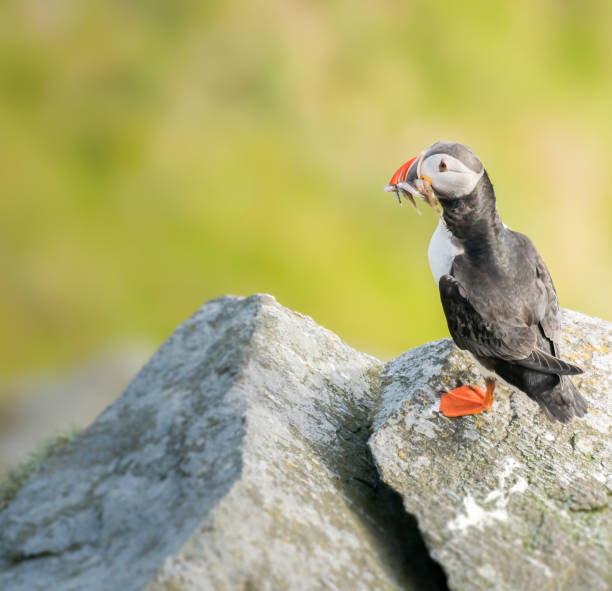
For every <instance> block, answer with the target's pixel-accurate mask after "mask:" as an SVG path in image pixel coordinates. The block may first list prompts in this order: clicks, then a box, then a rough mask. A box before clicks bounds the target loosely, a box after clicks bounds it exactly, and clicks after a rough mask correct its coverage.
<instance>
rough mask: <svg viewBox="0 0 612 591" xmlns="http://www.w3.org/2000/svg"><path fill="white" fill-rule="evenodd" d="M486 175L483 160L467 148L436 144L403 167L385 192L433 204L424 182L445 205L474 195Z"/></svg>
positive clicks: (454, 144)
mask: <svg viewBox="0 0 612 591" xmlns="http://www.w3.org/2000/svg"><path fill="white" fill-rule="evenodd" d="M484 173H485V168H484V166H483V164H482V162H481V161H480V158H478V156H476V154H474V152H472V150H471V149H470V148H468V147H467V146H466V145H464V144H459V143H456V142H436V143H435V144H432V145H431V146H429V148H427V150H425V151H424V152H421V154H420V155H419V156H416V157H414V158H411V159H410V160H408V161H407V162H406V163H404V164H402V166H400V167H399V168H398V169H397V171H396V172H395V174H394V175H393V177H392V178H391V181H390V183H389V185H387V186H386V187H385V190H386V191H394V192H396V193H400V192H401V193H403V194H404V195H406V194H408V195H410V196H416V197H420V198H421V199H424V200H425V201H430V199H427V198H426V197H425V195H426V186H425V185H424V182H427V183H429V185H430V186H431V188H432V189H433V191H434V193H435V195H436V197H437V198H438V199H439V200H440V201H441V202H442V204H444V200H451V199H452V200H455V199H461V198H463V197H467V196H468V195H471V194H472V192H473V191H474V189H475V188H476V185H477V184H478V182H479V181H480V179H481V178H482V176H483V175H484ZM430 204H431V203H430Z"/></svg>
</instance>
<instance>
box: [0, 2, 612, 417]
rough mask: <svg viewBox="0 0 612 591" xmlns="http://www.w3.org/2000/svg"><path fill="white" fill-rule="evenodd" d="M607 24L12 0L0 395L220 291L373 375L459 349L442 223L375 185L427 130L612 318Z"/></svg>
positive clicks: (5, 62) (424, 9)
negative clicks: (434, 259) (408, 354)
mask: <svg viewBox="0 0 612 591" xmlns="http://www.w3.org/2000/svg"><path fill="white" fill-rule="evenodd" d="M611 33H612V3H610V2H606V1H605V0H600V1H581V2H578V1H569V0H564V1H560V0H554V1H553V0H535V1H534V0H529V1H523V0H517V1H513V2H487V1H485V0H471V1H469V0H468V1H464V2H427V1H425V0H423V1H413V2H392V1H389V0H381V1H379V2H375V3H374V2H372V3H355V2H352V1H348V0H334V1H325V2H322V1H317V0H314V1H309V2H307V1H305V0H288V1H287V0H286V1H283V2H273V1H270V2H265V1H263V0H257V1H254V2H247V1H245V0H243V1H234V0H223V1H219V0H208V1H206V2H202V1H199V0H172V1H169V0H168V1H163V0H147V1H146V2H144V1H140V0H129V1H119V0H107V1H104V2H102V1H91V0H4V1H3V2H2V6H1V8H0V285H1V289H0V325H1V326H2V337H3V338H2V339H1V340H0V382H1V383H2V384H4V385H5V387H3V388H2V389H0V404H2V403H4V404H5V405H8V404H9V402H10V401H12V402H14V401H15V400H16V398H18V397H19V396H20V395H21V394H22V393H23V392H24V388H23V387H21V386H19V385H17V386H16V385H15V384H22V380H23V379H26V378H24V376H26V377H27V376H32V375H34V376H40V375H48V374H49V373H50V374H53V375H55V374H54V372H57V371H64V370H60V369H58V368H66V367H71V366H72V367H79V364H82V363H85V362H84V361H83V360H88V359H91V358H92V356H94V357H95V355H97V354H99V352H100V351H116V352H117V351H119V352H121V351H125V350H129V348H130V346H132V345H131V344H132V343H139V344H140V343H144V345H142V346H141V345H138V347H140V348H139V350H140V351H142V352H143V353H142V355H141V357H138V356H136V357H138V359H139V361H138V362H135V364H137V363H140V362H141V358H142V359H144V358H145V357H146V355H148V354H149V353H150V352H152V351H153V350H154V349H155V348H156V347H157V345H158V344H159V343H160V342H161V341H162V340H163V339H164V338H165V337H166V336H167V335H168V334H169V333H170V332H171V331H172V330H173V328H174V327H175V326H176V325H177V324H179V323H180V322H181V321H182V320H183V319H185V318H186V317H187V316H189V315H190V314H191V313H192V312H193V311H194V310H195V309H197V308H198V307H199V306H200V305H201V304H202V303H203V302H205V301H206V300H208V299H210V298H214V297H217V296H219V295H222V294H225V293H233V294H239V295H248V294H251V293H254V292H268V293H271V294H273V295H274V296H275V297H276V298H277V299H278V300H279V302H281V303H282V304H284V305H285V306H288V307H291V308H293V309H296V310H298V311H301V312H303V313H305V314H309V315H311V316H312V317H314V319H315V320H316V321H318V322H319V323H321V324H323V325H325V326H327V327H328V328H330V329H332V330H334V331H335V332H336V333H337V334H338V335H340V336H341V337H342V338H343V339H344V340H346V341H347V342H348V343H349V344H351V345H354V346H355V347H357V348H360V349H362V350H365V351H368V352H370V353H372V354H374V355H377V356H379V357H381V358H383V359H388V358H390V357H393V356H395V355H398V354H399V353H401V352H402V351H404V350H406V349H407V348H410V347H413V346H416V345H419V344H421V343H423V342H425V341H428V340H431V339H435V338H439V337H443V336H447V331H446V326H445V322H444V319H443V315H442V311H441V308H440V305H439V298H438V293H437V288H436V286H435V285H434V283H433V281H432V279H431V276H430V272H429V267H428V264H427V258H426V250H427V244H428V240H429V236H430V235H431V232H432V231H433V228H434V227H435V224H436V218H435V214H434V213H433V211H431V210H429V209H428V210H427V211H423V215H422V216H421V217H418V216H417V215H416V214H415V213H414V211H413V210H412V209H411V208H410V207H409V206H404V207H403V208H400V207H399V206H398V205H397V203H396V202H395V201H394V199H393V197H392V196H390V195H389V194H386V193H383V191H382V187H383V185H384V184H385V183H386V182H388V180H389V178H390V176H391V175H392V173H393V172H394V171H395V169H396V168H397V167H398V166H399V165H400V164H402V163H403V162H404V161H405V160H407V159H408V158H409V157H411V156H413V155H415V154H417V153H418V152H419V151H421V150H422V149H424V148H425V147H427V146H428V145H429V144H431V143H432V142H433V141H436V140H439V139H452V140H458V141H461V142H464V143H467V144H469V145H470V146H471V147H472V148H473V149H474V150H475V151H476V152H477V153H478V154H479V156H480V157H481V158H482V160H483V161H484V163H485V165H486V167H487V169H488V171H489V174H490V176H491V178H492V180H493V182H494V185H495V188H496V190H497V194H498V200H499V210H500V213H501V215H502V217H503V219H504V221H505V222H506V223H507V224H508V225H509V226H511V227H512V228H514V229H517V230H520V231H523V232H525V233H526V234H528V235H529V236H531V237H532V239H533V240H534V242H535V244H536V246H537V247H538V248H539V250H540V252H541V253H542V254H543V256H544V259H545V260H546V262H547V264H548V266H549V268H550V270H551V272H552V275H553V277H554V279H555V282H556V286H557V290H558V293H559V296H560V299H561V303H562V305H563V306H565V307H570V308H574V309H576V310H579V311H582V312H585V313H587V314H592V315H596V316H599V317H603V318H607V319H608V320H610V319H612V313H611V312H612V306H611V304H610V300H611V297H610V293H611V290H612V190H611V189H610V185H611V181H612V172H611V171H612V148H611V146H612V117H611V110H612V109H611V106H612V104H611V102H612V34H611ZM421 209H423V207H421ZM118 343H121V345H119V344H118ZM126 343H127V345H126ZM126 346H127V349H126V348H125V347H126ZM121 355H122V353H120V354H119V356H121ZM88 363H89V362H88ZM112 371H113V370H112V369H108V370H106V369H105V370H104V371H103V372H102V373H103V374H105V375H106V374H108V373H111V374H112ZM128 373H129V372H128ZM87 375H89V374H87ZM126 379H127V378H126ZM6 384H10V387H8V386H6ZM41 384H44V380H43V381H42V382H41ZM84 384H85V385H83V386H82V387H81V390H80V391H81V395H82V396H85V397H86V396H87V392H88V390H87V379H84ZM37 388H38V390H44V387H43V386H40V387H38V386H37ZM34 390H36V388H34ZM60 390H61V387H60V388H59V389H56V391H60ZM117 393H118V392H117ZM5 423H6V421H5Z"/></svg>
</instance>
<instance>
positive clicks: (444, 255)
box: [427, 220, 463, 285]
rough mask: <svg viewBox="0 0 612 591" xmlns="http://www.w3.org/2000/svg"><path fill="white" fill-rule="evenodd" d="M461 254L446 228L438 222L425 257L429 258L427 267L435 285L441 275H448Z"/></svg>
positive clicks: (459, 247)
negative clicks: (454, 261) (456, 258)
mask: <svg viewBox="0 0 612 591" xmlns="http://www.w3.org/2000/svg"><path fill="white" fill-rule="evenodd" d="M462 252H463V248H462V247H461V245H460V244H458V243H457V241H456V240H455V239H453V237H452V234H451V233H450V232H449V230H448V228H447V227H446V225H445V224H444V222H442V220H440V221H439V222H438V226H437V227H436V230H435V232H434V233H433V236H432V237H431V240H430V242H429V248H428V250H427V257H428V258H429V267H430V269H431V274H432V275H433V278H434V281H435V282H436V285H438V283H439V281H440V277H442V275H446V274H447V273H450V270H451V267H452V266H453V260H454V259H455V257H456V256H457V255H459V254H461V253H462Z"/></svg>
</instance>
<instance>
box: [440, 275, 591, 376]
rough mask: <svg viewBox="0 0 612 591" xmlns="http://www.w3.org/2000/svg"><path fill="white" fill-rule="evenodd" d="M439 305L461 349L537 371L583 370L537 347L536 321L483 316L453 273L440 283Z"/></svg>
mask: <svg viewBox="0 0 612 591" xmlns="http://www.w3.org/2000/svg"><path fill="white" fill-rule="evenodd" d="M439 288H440V298H441V300H442V307H443V308H444V314H445V316H446V321H447V323H448V329H449V331H450V333H451V336H452V337H453V340H454V341H455V343H456V344H457V346H458V347H459V348H460V349H466V350H468V351H470V352H471V353H473V354H474V355H477V356H479V357H492V358H494V359H503V360H504V361H511V362H512V363H513V364H514V365H519V366H522V367H525V368H526V369H532V370H535V371H538V372H540V373H546V374H556V375H572V374H578V373H582V370H581V369H580V368H579V367H578V366H576V365H572V364H571V363H567V362H566V361H563V360H561V359H559V358H557V357H555V356H554V355H552V354H550V353H547V352H546V351H543V350H542V349H541V348H539V347H538V340H539V339H538V334H537V331H538V329H539V325H529V326H528V325H522V326H521V325H515V324H510V323H507V322H504V315H503V310H500V314H499V317H500V320H499V321H495V320H491V319H490V317H489V318H484V317H483V316H482V315H481V314H480V313H479V312H478V311H477V310H476V309H475V308H474V306H473V305H472V304H471V303H470V301H469V297H468V295H467V293H466V291H465V290H464V289H463V288H462V287H461V284H460V283H459V282H458V281H457V280H456V279H455V278H454V277H453V276H452V275H443V276H442V277H441V278H440V283H439Z"/></svg>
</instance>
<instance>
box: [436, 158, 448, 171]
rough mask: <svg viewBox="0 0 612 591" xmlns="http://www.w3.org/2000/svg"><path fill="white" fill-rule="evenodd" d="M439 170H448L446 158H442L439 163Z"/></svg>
mask: <svg viewBox="0 0 612 591" xmlns="http://www.w3.org/2000/svg"><path fill="white" fill-rule="evenodd" d="M438 170H439V171H440V172H444V171H445V170H446V162H444V160H440V164H438Z"/></svg>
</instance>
